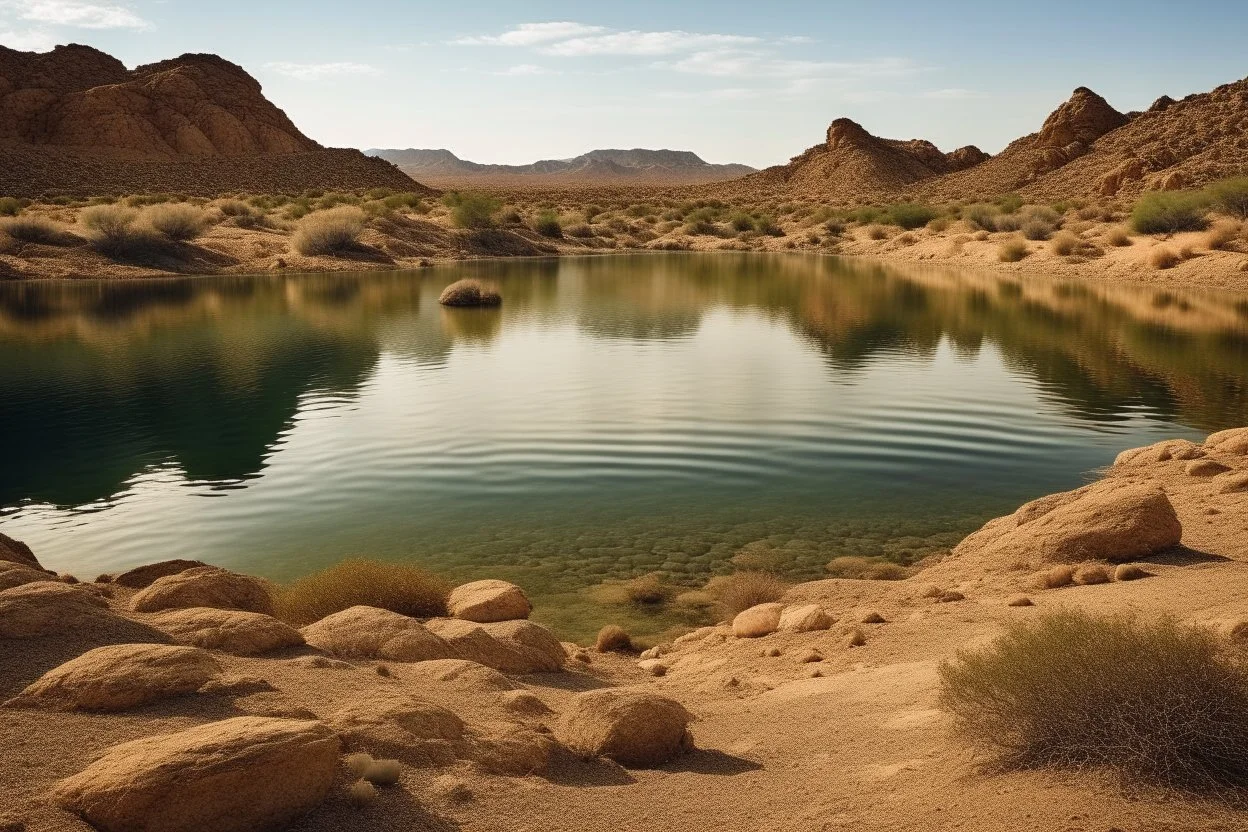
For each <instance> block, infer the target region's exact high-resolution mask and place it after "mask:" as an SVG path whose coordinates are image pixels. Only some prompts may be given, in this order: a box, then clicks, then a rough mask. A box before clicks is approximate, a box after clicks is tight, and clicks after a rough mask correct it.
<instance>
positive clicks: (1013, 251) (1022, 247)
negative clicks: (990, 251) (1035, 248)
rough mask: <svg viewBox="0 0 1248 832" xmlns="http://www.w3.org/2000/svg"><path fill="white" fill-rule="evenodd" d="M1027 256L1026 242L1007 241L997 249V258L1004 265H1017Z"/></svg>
mask: <svg viewBox="0 0 1248 832" xmlns="http://www.w3.org/2000/svg"><path fill="white" fill-rule="evenodd" d="M1026 256H1027V242H1026V241H1025V240H1006V241H1005V242H1004V243H1002V244H1001V245H1000V246H998V247H997V257H998V258H1000V260H1001V262H1002V263H1017V262H1018V261H1019V260H1022V259H1023V258H1024V257H1026Z"/></svg>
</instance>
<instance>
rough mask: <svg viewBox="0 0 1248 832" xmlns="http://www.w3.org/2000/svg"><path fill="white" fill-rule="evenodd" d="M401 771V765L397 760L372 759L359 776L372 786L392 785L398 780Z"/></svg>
mask: <svg viewBox="0 0 1248 832" xmlns="http://www.w3.org/2000/svg"><path fill="white" fill-rule="evenodd" d="M402 773H403V766H402V765H400V764H399V761H398V760H373V761H372V763H370V764H369V766H368V767H367V768H365V769H364V773H363V774H362V775H361V778H362V779H364V780H365V781H367V782H369V783H372V784H373V785H374V786H393V785H394V784H395V783H397V782H399V776H400V775H401V774H402Z"/></svg>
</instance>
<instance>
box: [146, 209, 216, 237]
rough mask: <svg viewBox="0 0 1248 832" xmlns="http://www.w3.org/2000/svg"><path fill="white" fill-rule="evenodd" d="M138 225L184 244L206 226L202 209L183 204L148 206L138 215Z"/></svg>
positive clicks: (206, 222) (205, 218)
mask: <svg viewBox="0 0 1248 832" xmlns="http://www.w3.org/2000/svg"><path fill="white" fill-rule="evenodd" d="M139 223H140V224H141V225H145V226H147V227H149V228H151V229H153V230H155V231H157V232H159V233H161V234H163V235H164V236H165V237H166V238H168V239H170V240H177V241H179V242H184V241H186V240H194V239H195V238H196V237H198V236H199V235H200V234H202V233H204V229H205V228H207V226H208V215H207V214H206V213H205V212H204V209H202V208H199V207H196V206H194V205H187V204H186V203H183V202H166V203H162V204H159V205H149V206H148V207H147V208H144V209H143V212H142V213H141V214H140V215H139Z"/></svg>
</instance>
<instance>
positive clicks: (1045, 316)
mask: <svg viewBox="0 0 1248 832" xmlns="http://www.w3.org/2000/svg"><path fill="white" fill-rule="evenodd" d="M461 277H479V278H483V279H487V280H490V281H493V282H495V283H497V285H498V286H499V288H500V290H501V292H502V295H503V297H504V302H503V305H502V307H501V308H499V309H490V310H473V309H445V308H443V307H440V306H439V305H438V303H437V297H438V293H439V292H440V291H441V289H442V288H443V287H445V286H446V285H447V284H448V283H450V282H452V281H453V280H456V279H459V278H461ZM0 391H2V395H0V402H2V403H3V404H2V406H0V436H3V443H4V448H5V453H4V464H3V465H2V466H0V523H2V524H3V527H4V530H5V532H6V533H8V534H10V535H12V536H14V537H17V538H20V539H22V540H25V541H27V542H28V543H29V544H30V545H31V546H32V547H33V548H34V550H35V551H37V552H38V553H39V556H40V558H41V559H42V560H43V562H44V564H45V565H47V566H49V567H50V568H53V569H56V570H58V571H61V572H70V573H74V574H76V575H78V576H79V577H81V578H83V579H88V580H89V579H90V578H92V577H94V576H95V575H96V574H97V573H100V572H108V571H114V570H117V569H120V568H123V567H128V566H132V565H136V564H141V563H147V562H151V561H155V560H161V559H165V558H173V557H186V558H197V559H201V560H205V561H208V562H211V563H215V564H219V565H221V566H225V567H228V568H230V569H235V570H240V571H244V572H248V573H252V574H259V575H264V576H267V577H271V578H274V579H276V580H287V579H290V578H293V577H297V576H299V575H301V574H304V573H307V572H309V571H312V570H315V569H318V568H322V567H324V566H327V565H330V564H332V563H334V562H336V561H338V560H339V559H341V558H343V557H344V556H349V555H368V556H374V557H379V558H386V559H404V560H410V561H414V562H418V563H421V564H423V565H426V566H428V567H429V568H431V569H434V570H436V571H438V572H441V573H443V574H445V575H447V576H448V577H451V578H455V579H463V578H472V577H499V578H506V579H510V580H514V581H516V582H518V583H520V584H521V585H523V586H524V587H525V588H526V589H528V590H529V591H530V593H531V594H532V595H533V596H534V600H535V602H536V605H537V615H536V616H535V617H537V618H538V619H539V620H542V621H544V622H546V623H549V624H552V625H554V626H556V628H559V627H563V628H564V631H565V632H567V634H568V635H569V636H571V635H584V633H585V632H587V631H589V630H592V629H595V628H596V625H597V624H598V623H601V622H602V621H603V620H607V619H610V620H618V621H620V622H622V623H626V624H628V625H629V626H631V627H633V628H634V630H635V631H636V632H641V633H644V632H647V631H651V632H653V631H656V630H658V629H662V628H663V627H665V626H667V625H668V624H669V623H670V621H669V620H668V619H667V618H666V617H665V616H663V615H658V616H652V615H650V614H648V613H646V612H645V611H639V610H635V609H611V610H604V609H602V608H600V607H599V606H598V603H599V602H598V601H596V600H595V596H594V594H593V593H592V592H591V591H590V590H591V588H592V587H593V586H595V585H597V584H600V583H601V582H603V581H611V580H619V579H624V578H629V577H633V576H637V575H641V574H644V573H647V572H651V571H662V572H665V573H668V574H669V575H670V576H671V578H672V580H673V581H675V582H677V583H684V584H687V585H689V586H691V587H692V586H697V585H699V584H700V583H702V582H704V581H705V580H706V578H707V577H709V576H710V575H712V574H715V573H716V572H724V571H728V570H729V569H730V568H731V564H730V563H729V559H730V558H732V557H733V556H734V555H735V554H737V553H739V552H741V551H742V550H743V549H745V550H747V551H748V552H750V553H751V554H752V555H753V556H755V557H756V558H762V559H764V560H766V561H767V562H768V563H770V564H773V565H774V566H775V567H776V568H778V569H780V570H781V571H783V572H784V573H785V574H786V575H787V576H789V577H791V578H793V579H811V578H816V577H819V576H820V575H822V574H824V572H823V569H824V564H826V563H827V562H828V561H829V560H830V559H832V558H833V557H837V556H840V555H869V556H884V557H888V558H890V559H893V560H896V561H898V562H902V563H909V562H913V561H916V560H918V559H920V558H922V557H925V556H928V555H932V554H937V553H940V552H943V551H946V550H948V549H949V548H950V547H951V546H952V545H954V544H955V543H956V542H957V541H958V540H959V539H961V537H962V536H963V535H965V534H966V533H968V532H969V531H971V530H973V529H974V528H976V527H977V526H979V525H980V524H981V523H982V522H983V521H984V520H986V519H987V518H989V517H992V516H995V515H997V514H1001V513H1005V512H1008V511H1011V510H1013V509H1014V508H1015V507H1016V506H1017V505H1018V504H1019V503H1021V502H1023V501H1025V500H1027V499H1030V498H1033V497H1037V496H1040V495H1043V494H1048V493H1050V492H1053V491H1059V490H1064V489H1069V488H1074V487H1077V486H1079V485H1081V484H1083V483H1084V482H1086V481H1088V479H1089V477H1090V476H1091V474H1092V472H1094V471H1095V470H1096V469H1097V468H1099V467H1101V466H1104V465H1107V464H1109V463H1110V462H1112V461H1113V459H1114V456H1115V455H1116V454H1117V453H1118V452H1119V451H1121V450H1123V449H1126V448H1132V447H1136V446H1140V445H1145V444H1148V443H1150V442H1153V441H1156V440H1158V439H1161V438H1169V437H1183V436H1186V437H1190V438H1194V439H1195V438H1198V437H1201V436H1203V435H1204V434H1205V433H1208V432H1209V431H1214V430H1219V429H1222V428H1226V427H1231V426H1235V425H1240V424H1242V423H1243V422H1244V418H1245V414H1248V296H1245V295H1237V294H1231V293H1219V292H1216V291H1186V290H1174V289H1170V290H1165V291H1162V290H1159V289H1156V288H1150V287H1146V286H1139V285H1135V286H1127V285H1118V284H1112V283H1096V282H1089V281H1080V282H1073V281H1072V282H1061V281H1053V282H1046V281H1043V280H1026V281H1020V280H1016V279H1011V278H1002V277H1000V276H989V275H984V274H976V273H969V272H958V271H954V270H950V269H947V268H917V267H911V268H906V269H901V270H899V269H896V268H885V267H883V266H875V265H869V264H864V263H862V262H850V261H845V260H838V259H836V258H830V257H819V256H807V255H765V254H752V255H738V254H689V253H670V254H648V255H647V254H643V255H627V256H613V257H585V258H564V259H560V260H549V261H548V260H528V261H512V262H493V261H481V262H475V263H461V264H457V265H450V266H439V267H435V268H431V269H423V270H420V271H417V272H389V273H376V274H366V273H338V274H317V275H264V276H228V277H204V278H179V279H159V280H144V281H133V282H124V281H113V282H95V281H78V282H22V283H7V284H3V283H0ZM590 613H592V614H590Z"/></svg>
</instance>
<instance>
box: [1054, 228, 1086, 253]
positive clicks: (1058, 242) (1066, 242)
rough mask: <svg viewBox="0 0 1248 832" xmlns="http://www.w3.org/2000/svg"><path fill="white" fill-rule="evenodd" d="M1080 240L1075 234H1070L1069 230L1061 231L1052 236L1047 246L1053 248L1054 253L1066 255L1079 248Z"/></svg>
mask: <svg viewBox="0 0 1248 832" xmlns="http://www.w3.org/2000/svg"><path fill="white" fill-rule="evenodd" d="M1082 242H1083V241H1082V240H1080V239H1079V237H1078V236H1077V235H1075V234H1072V233H1070V232H1069V231H1063V232H1061V233H1060V234H1057V235H1056V236H1054V237H1053V243H1052V244H1051V245H1050V246H1049V248H1051V249H1053V253H1054V254H1057V255H1060V256H1062V257H1066V256H1067V255H1071V254H1074V253H1075V252H1076V251H1077V250H1078V249H1079V246H1080V245H1081V244H1082Z"/></svg>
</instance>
